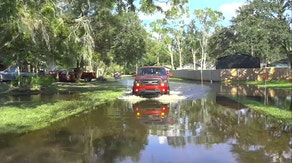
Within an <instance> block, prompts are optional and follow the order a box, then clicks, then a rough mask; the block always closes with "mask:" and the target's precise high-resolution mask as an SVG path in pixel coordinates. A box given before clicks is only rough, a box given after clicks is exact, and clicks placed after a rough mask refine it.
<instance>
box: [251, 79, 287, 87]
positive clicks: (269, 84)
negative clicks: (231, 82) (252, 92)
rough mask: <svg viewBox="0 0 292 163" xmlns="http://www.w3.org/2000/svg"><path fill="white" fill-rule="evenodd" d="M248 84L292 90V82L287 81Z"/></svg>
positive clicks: (252, 82)
mask: <svg viewBox="0 0 292 163" xmlns="http://www.w3.org/2000/svg"><path fill="white" fill-rule="evenodd" d="M246 84H250V85H257V86H259V87H269V88H288V89H292V82H291V81H287V80H279V81H276V80H273V81H266V82H265V81H248V82H246Z"/></svg>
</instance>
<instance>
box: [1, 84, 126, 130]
mask: <svg viewBox="0 0 292 163" xmlns="http://www.w3.org/2000/svg"><path fill="white" fill-rule="evenodd" d="M57 90H59V91H64V92H70V91H71V92H77V93H78V96H76V99H72V100H69V101H51V102H42V101H37V102H27V101H26V102H7V103H4V104H3V105H1V107H0V115H1V116H0V134H7V133H26V132H30V131H34V130H37V129H41V128H44V127H46V126H49V125H51V124H52V123H54V122H57V121H59V120H62V119H65V118H67V117H70V116H73V115H77V114H80V113H82V112H88V111H90V110H91V109H93V108H96V106H98V105H101V104H104V103H106V102H108V101H112V100H115V99H117V98H118V97H119V96H121V95H122V93H123V90H124V88H123V87H122V86H121V85H119V84H117V82H115V81H107V82H92V83H59V84H55V85H53V86H51V87H50V88H49V89H48V90H45V92H46V91H47V93H54V92H55V91H57Z"/></svg>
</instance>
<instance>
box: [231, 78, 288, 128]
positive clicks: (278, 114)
mask: <svg viewBox="0 0 292 163" xmlns="http://www.w3.org/2000/svg"><path fill="white" fill-rule="evenodd" d="M241 84H248V85H256V86H258V87H267V88H273V89H285V90H287V91H291V89H292V83H291V81H287V80H279V81H277V80H273V81H266V82H265V81H247V82H241ZM235 100H237V99H235ZM237 101H238V102H240V103H242V104H244V105H246V106H247V107H249V108H251V109H253V110H256V111H258V112H261V113H263V114H265V115H269V116H272V117H274V118H276V119H278V120H280V121H282V122H284V123H288V124H292V111H291V110H290V111H288V110H281V109H279V108H276V107H271V106H266V105H264V104H262V103H260V102H256V101H253V100H245V99H239V100H237Z"/></svg>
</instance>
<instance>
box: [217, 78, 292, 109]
mask: <svg viewBox="0 0 292 163" xmlns="http://www.w3.org/2000/svg"><path fill="white" fill-rule="evenodd" d="M218 88H220V90H218V92H219V93H221V94H225V95H230V96H233V97H245V98H247V99H251V100H255V101H258V102H261V103H263V104H265V105H268V106H274V107H277V108H279V109H283V110H290V111H292V99H291V98H292V97H291V94H292V90H289V89H288V90H287V89H275V88H266V87H257V86H254V85H244V84H233V85H230V84H229V85H224V84H221V85H220V87H218Z"/></svg>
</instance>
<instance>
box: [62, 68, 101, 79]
mask: <svg viewBox="0 0 292 163" xmlns="http://www.w3.org/2000/svg"><path fill="white" fill-rule="evenodd" d="M58 73H59V74H58V75H59V81H60V82H76V81H77V79H78V69H77V68H72V69H69V70H62V71H59V72H58ZM80 79H83V80H84V81H85V82H90V81H91V80H92V79H96V74H95V73H94V72H86V71H84V72H82V74H81V77H80Z"/></svg>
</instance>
